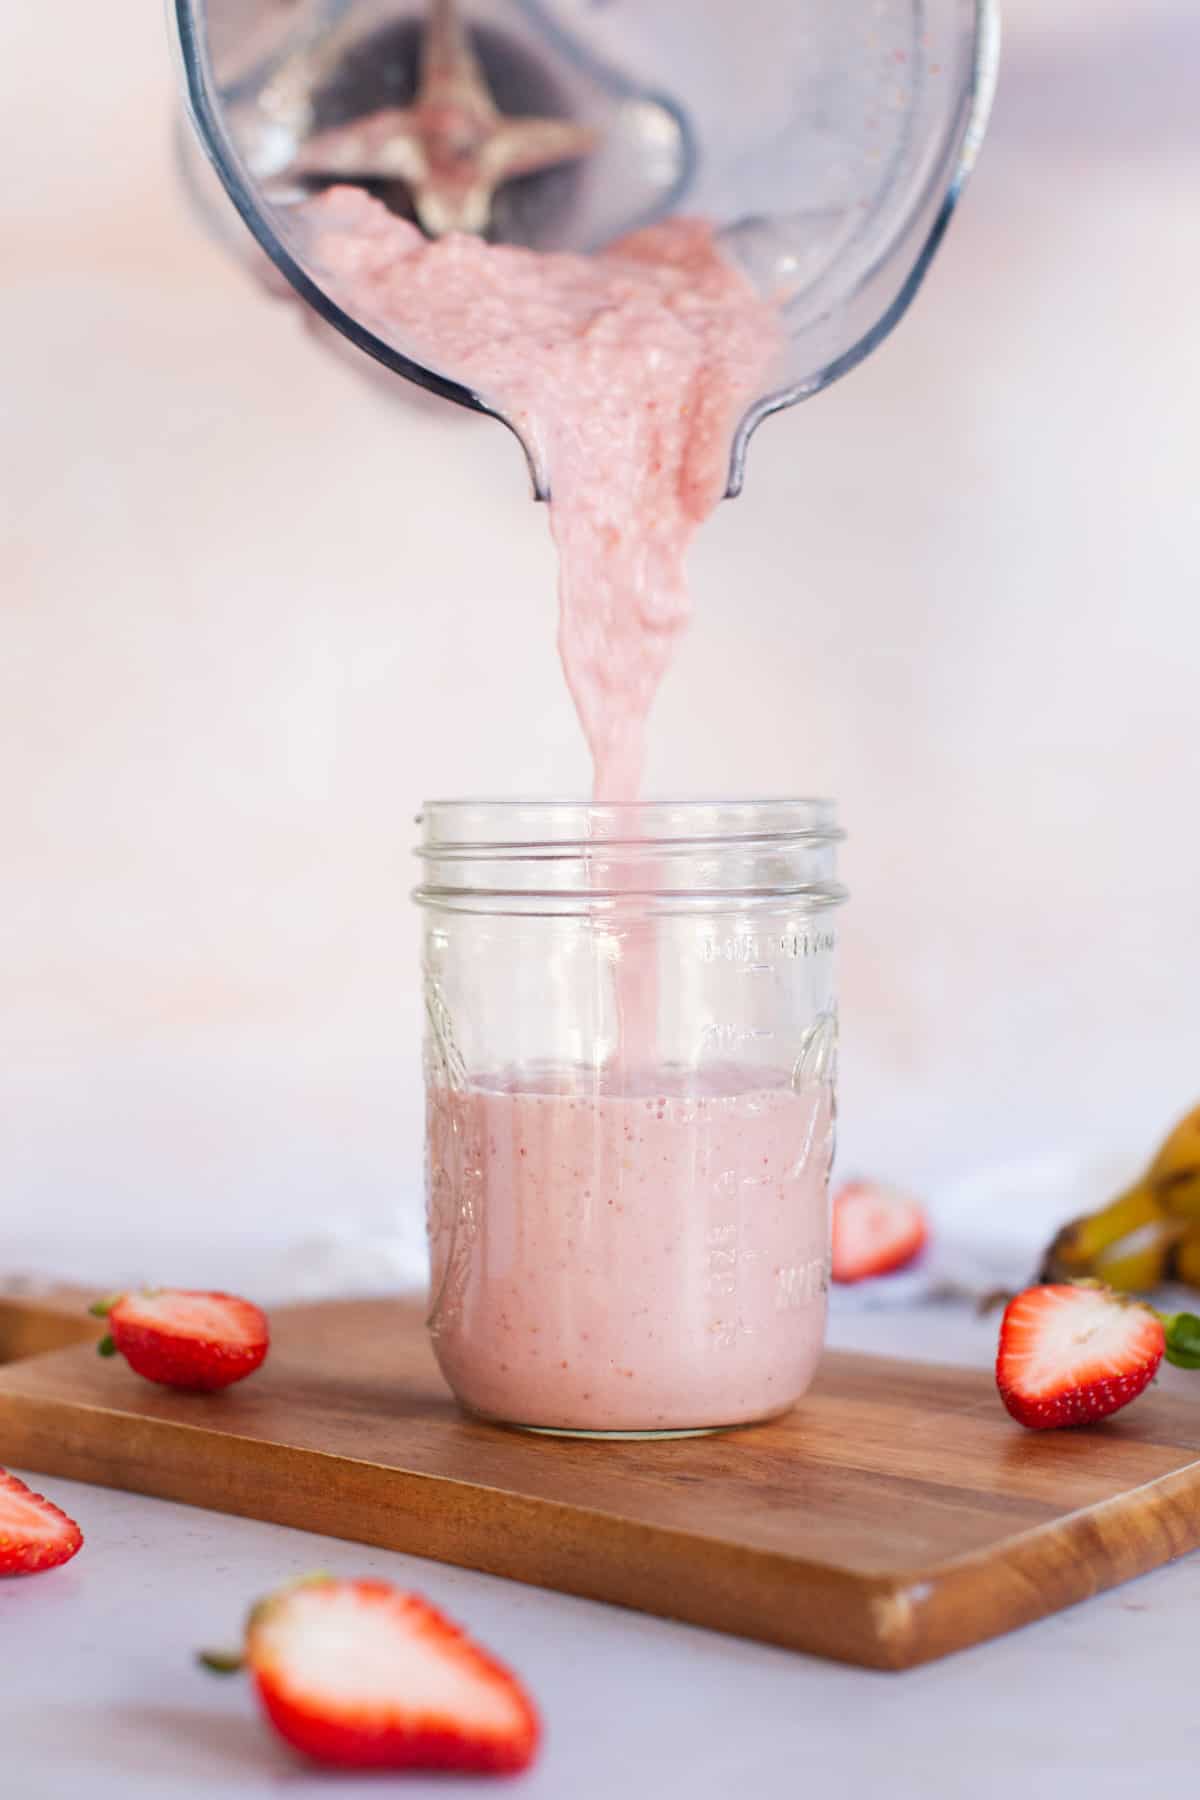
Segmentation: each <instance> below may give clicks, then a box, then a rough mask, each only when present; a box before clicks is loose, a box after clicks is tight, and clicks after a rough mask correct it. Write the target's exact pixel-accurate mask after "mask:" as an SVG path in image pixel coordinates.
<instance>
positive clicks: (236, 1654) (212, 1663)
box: [196, 1650, 246, 1675]
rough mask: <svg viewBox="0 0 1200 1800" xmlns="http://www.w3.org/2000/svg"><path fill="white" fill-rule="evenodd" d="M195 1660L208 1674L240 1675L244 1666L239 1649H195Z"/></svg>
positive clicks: (243, 1659)
mask: <svg viewBox="0 0 1200 1800" xmlns="http://www.w3.org/2000/svg"><path fill="white" fill-rule="evenodd" d="M196 1661H197V1662H198V1663H199V1664H200V1667H201V1668H202V1669H207V1670H208V1672H209V1674H210V1675H240V1674H241V1672H242V1670H243V1669H244V1668H245V1666H246V1662H245V1658H244V1657H243V1656H242V1653H241V1651H240V1650H197V1652H196Z"/></svg>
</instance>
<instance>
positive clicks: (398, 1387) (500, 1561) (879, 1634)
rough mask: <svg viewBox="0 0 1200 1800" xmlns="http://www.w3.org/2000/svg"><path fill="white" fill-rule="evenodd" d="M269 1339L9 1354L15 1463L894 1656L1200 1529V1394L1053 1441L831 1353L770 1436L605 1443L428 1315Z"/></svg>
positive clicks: (705, 1618) (1113, 1576)
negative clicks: (431, 1337)
mask: <svg viewBox="0 0 1200 1800" xmlns="http://www.w3.org/2000/svg"><path fill="white" fill-rule="evenodd" d="M273 1330H274V1341H273V1345H272V1350H271V1355H270V1357H269V1358H268V1361H267V1363H266V1365H265V1366H264V1368H263V1369H262V1370H261V1371H260V1372H259V1373H258V1374H257V1375H255V1376H254V1377H253V1378H252V1379H251V1380H249V1381H247V1382H246V1383H244V1384H243V1385H241V1386H239V1387H236V1388H232V1389H230V1390H228V1391H227V1392H226V1393H224V1394H219V1395H184V1394H173V1393H171V1392H169V1391H168V1390H166V1389H163V1388H155V1387H152V1386H151V1385H149V1384H148V1383H146V1382H143V1381H141V1380H140V1379H139V1378H138V1377H137V1376H136V1375H134V1374H133V1373H132V1372H131V1371H130V1370H129V1369H128V1368H127V1367H126V1366H125V1364H124V1363H123V1362H121V1361H120V1360H119V1359H114V1360H112V1361H102V1360H101V1359H100V1358H98V1357H97V1356H96V1355H95V1353H94V1350H92V1349H91V1348H90V1347H88V1346H82V1347H76V1348H71V1349H64V1350H57V1351H54V1352H52V1353H49V1354H43V1355H40V1356H35V1357H33V1358H31V1359H29V1360H26V1361H22V1362H16V1363H12V1364H10V1365H9V1366H8V1367H6V1368H3V1369H0V1462H3V1463H7V1464H9V1465H10V1466H15V1467H17V1468H24V1469H31V1470H36V1471H38V1472H39V1473H41V1474H47V1475H60V1476H66V1477H71V1478H73V1479H76V1480H81V1481H90V1482H96V1483H99V1484H101V1485H103V1486H108V1487H120V1488H129V1489H132V1490H134V1491H135V1492H138V1493H143V1494H152V1495H157V1496H160V1497H162V1498H165V1499H170V1500H182V1501H187V1502H191V1503H192V1504H195V1505H198V1506H207V1507H212V1508H215V1509H216V1510H218V1511H224V1512H231V1513H240V1514H243V1515H246V1516H248V1517H251V1518H257V1519H266V1520H271V1521H274V1522H276V1523H278V1524H283V1525H293V1526H299V1527H301V1528H303V1529H305V1530H310V1531H317V1532H325V1533H328V1534H329V1535H331V1536H334V1537H340V1538H350V1539H353V1540H356V1541H358V1542H360V1543H364V1544H378V1545H382V1546H384V1547H386V1548H390V1549H396V1550H407V1551H412V1552H415V1553H416V1554H418V1555H421V1556H430V1557H434V1558H437V1559H438V1560H440V1561H444V1562H453V1563H460V1564H463V1565H465V1566H467V1567H471V1568H478V1569H486V1570H490V1571H491V1572H492V1573H494V1574H498V1575H505V1576H509V1577H512V1578H513V1579H516V1580H518V1581H527V1582H533V1583H536V1584H538V1585H540V1586H543V1587H551V1588H557V1589H560V1590H562V1591H564V1592H566V1593H572V1594H582V1595H586V1596H590V1597H592V1598H594V1599H598V1600H607V1601H613V1602H616V1603H619V1604H622V1605H626V1606H632V1607H637V1608H639V1609H640V1610H642V1611H645V1612H651V1613H658V1614H661V1615H662V1616H664V1617H668V1618H674V1619H683V1620H687V1621H690V1622H692V1623H694V1624H697V1625H706V1626H711V1627H714V1628H716V1629H718V1630H722V1631H730V1632H736V1633H738V1634H740V1635H743V1636H746V1637H753V1638H759V1639H762V1640H764V1641H766V1642H769V1643H774V1644H781V1645H786V1646H789V1647H791V1648H794V1649H798V1650H806V1651H811V1652H815V1653H816V1654H818V1655H822V1656H830V1657H836V1658H839V1659H841V1660H843V1661H847V1662H854V1663H862V1664H867V1665H870V1666H873V1667H878V1668H891V1669H901V1668H907V1667H910V1666H911V1665H913V1664H916V1663H920V1662H925V1661H928V1660H929V1659H931V1658H933V1657H938V1656H943V1655H945V1654H946V1653H947V1652H949V1651H953V1650H958V1649H961V1648H963V1647H964V1646H966V1645H968V1644H973V1643H976V1642H978V1641H980V1640H981V1639H984V1638H988V1637H992V1636H994V1635H996V1634H997V1633H999V1632H1003V1631H1008V1630H1010V1629H1012V1628H1013V1627H1014V1626H1019V1625H1024V1624H1027V1623H1029V1622H1030V1621H1032V1620H1034V1619H1037V1618H1040V1617H1042V1616H1044V1615H1045V1614H1047V1613H1051V1612H1054V1611H1057V1610H1058V1609H1059V1608H1061V1607H1064V1606H1068V1605H1070V1604H1072V1603H1073V1602H1074V1601H1077V1600H1080V1599H1083V1598H1084V1597H1085V1596H1086V1595H1089V1594H1092V1593H1096V1592H1098V1591H1099V1590H1101V1589H1102V1588H1107V1587H1111V1586H1113V1585H1114V1584H1115V1583H1117V1582H1120V1581H1124V1580H1127V1579H1128V1578H1129V1577H1130V1576H1133V1575H1137V1574H1140V1573H1142V1572H1144V1571H1145V1570H1147V1569H1151V1568H1154V1567H1155V1566H1157V1565H1158V1564H1160V1563H1163V1562H1166V1561H1168V1560H1169V1559H1170V1558H1171V1557H1173V1556H1178V1555H1180V1554H1181V1553H1182V1552H1183V1551H1185V1550H1189V1549H1192V1548H1193V1547H1195V1546H1196V1545H1197V1543H1200V1407H1198V1406H1197V1405H1196V1402H1195V1400H1194V1399H1191V1398H1189V1397H1188V1396H1186V1395H1183V1396H1179V1395H1175V1394H1170V1393H1166V1392H1161V1393H1160V1392H1156V1393H1152V1394H1150V1395H1149V1396H1148V1397H1146V1398H1145V1399H1143V1400H1142V1401H1140V1402H1139V1403H1138V1405H1137V1406H1136V1407H1134V1408H1132V1409H1131V1410H1130V1411H1129V1412H1127V1413H1125V1414H1123V1415H1122V1416H1121V1417H1120V1418H1118V1419H1114V1420H1110V1421H1108V1422H1107V1423H1106V1424H1104V1425H1102V1426H1098V1427H1096V1428H1094V1429H1091V1430H1086V1431H1074V1432H1059V1433H1045V1434H1033V1433H1027V1432H1024V1431H1022V1430H1021V1429H1020V1428H1019V1427H1018V1426H1015V1425H1014V1424H1013V1423H1012V1422H1011V1421H1010V1420H1009V1419H1008V1418H1007V1416H1006V1415H1005V1413H1004V1412H1003V1411H1002V1409H1001V1407H1000V1405H999V1403H998V1401H997V1399H996V1394H995V1390H994V1388H993V1386H992V1382H991V1379H990V1377H989V1376H987V1375H986V1374H984V1373H981V1372H979V1371H972V1370H961V1369H945V1368H938V1367H935V1366H931V1365H929V1364H919V1363H904V1362H899V1361H893V1360H891V1359H886V1360H885V1359H882V1358H875V1357H868V1356H855V1355H844V1354H830V1355H829V1356H828V1357H827V1358H826V1359H825V1362H824V1364H823V1365H822V1369H821V1373H820V1376H819V1378H818V1381H817V1384H816V1386H815V1388H814V1389H813V1391H812V1393H811V1394H810V1395H809V1396H808V1397H807V1399H806V1400H805V1401H804V1402H803V1403H802V1405H801V1406H800V1407H798V1408H797V1409H796V1411H795V1412H793V1413H791V1414H789V1415H788V1416H787V1417H786V1418H784V1419H781V1420H777V1421H775V1422H774V1423H772V1424H769V1425H762V1426H754V1427H750V1428H747V1429H744V1430H741V1431H736V1432H730V1433H727V1434H725V1435H723V1436H720V1437H712V1438H689V1439H680V1440H675V1441H663V1442H648V1443H602V1442H589V1441H581V1440H569V1439H553V1438H540V1437H531V1436H527V1435H524V1434H522V1433H519V1432H509V1431H504V1430H500V1429H497V1428H495V1427H493V1426H489V1425H485V1424H481V1423H479V1422H476V1421H474V1420H472V1419H469V1418H466V1417H464V1416H463V1415H462V1414H461V1413H460V1412H459V1411H458V1410H457V1409H456V1407H455V1405H454V1403H453V1401H452V1400H451V1398H450V1396H449V1394H448V1393H447V1391H446V1388H445V1386H444V1384H443V1382H442V1380H441V1377H440V1376H439V1374H438V1372H437V1369H436V1367H435V1365H434V1362H433V1359H432V1356H431V1355H430V1352H429V1349H428V1345H427V1343H426V1339H425V1334H424V1330H423V1328H422V1324H421V1315H420V1312H419V1311H418V1310H417V1309H416V1308H414V1307H413V1306H411V1305H408V1304H401V1303H398V1302H383V1301H353V1302H351V1301H347V1302H338V1303H330V1304H326V1305H320V1306H305V1307H295V1308H288V1309H284V1310H281V1311H279V1312H277V1313H276V1314H275V1316H274V1319H273ZM85 1528H86V1526H85Z"/></svg>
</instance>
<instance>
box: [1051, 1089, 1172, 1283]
mask: <svg viewBox="0 0 1200 1800" xmlns="http://www.w3.org/2000/svg"><path fill="white" fill-rule="evenodd" d="M1169 1276H1173V1277H1174V1279H1175V1280H1177V1281H1182V1282H1186V1283H1187V1285H1188V1286H1189V1287H1196V1288H1200V1106H1197V1107H1195V1108H1194V1109H1193V1110H1192V1111H1191V1112H1190V1113H1188V1115H1187V1117H1186V1118H1183V1119H1181V1120H1180V1121H1179V1123H1178V1124H1177V1125H1176V1126H1175V1127H1174V1129H1173V1130H1172V1131H1171V1132H1170V1133H1169V1134H1168V1136H1167V1137H1166V1138H1165V1139H1164V1140H1163V1142H1162V1144H1161V1145H1160V1147H1159V1150H1158V1154H1157V1155H1156V1156H1155V1158H1154V1161H1153V1162H1152V1163H1151V1164H1150V1167H1149V1168H1148V1169H1147V1171H1146V1173H1145V1174H1144V1175H1143V1177H1142V1179H1141V1180H1140V1181H1138V1182H1136V1183H1135V1184H1134V1186H1133V1187H1130V1188H1126V1189H1125V1191H1124V1192H1123V1193H1120V1194H1118V1195H1117V1197H1116V1199H1115V1200H1110V1201H1109V1203H1108V1205H1107V1206H1102V1207H1100V1208H1099V1209H1098V1210H1097V1211H1096V1212H1094V1213H1087V1214H1086V1215H1085V1216H1084V1217H1083V1218H1081V1219H1072V1220H1071V1222H1070V1224H1069V1225H1064V1226H1063V1228H1062V1230H1061V1231H1060V1232H1059V1233H1058V1236H1057V1237H1056V1238H1055V1239H1054V1242H1053V1243H1052V1244H1051V1245H1050V1248H1049V1249H1048V1250H1047V1252H1046V1255H1045V1258H1044V1260H1043V1262H1042V1267H1041V1271H1040V1274H1039V1277H1038V1278H1039V1280H1041V1281H1086V1280H1096V1281H1104V1282H1107V1284H1108V1286H1109V1287H1112V1288H1116V1289H1117V1290H1118V1291H1119V1292H1121V1293H1135V1294H1136V1293H1148V1292H1149V1291H1150V1290H1151V1289H1152V1288H1155V1287H1158V1286H1159V1284H1160V1283H1161V1282H1163V1281H1165V1280H1166V1279H1167V1278H1168V1277H1169Z"/></svg>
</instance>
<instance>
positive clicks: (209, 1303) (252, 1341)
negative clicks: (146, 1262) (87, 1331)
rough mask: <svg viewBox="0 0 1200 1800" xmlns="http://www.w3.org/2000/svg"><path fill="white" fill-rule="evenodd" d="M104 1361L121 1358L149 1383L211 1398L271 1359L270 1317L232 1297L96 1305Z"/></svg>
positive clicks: (158, 1294)
mask: <svg viewBox="0 0 1200 1800" xmlns="http://www.w3.org/2000/svg"><path fill="white" fill-rule="evenodd" d="M92 1311H93V1313H95V1314H96V1315H97V1316H98V1317H100V1318H106V1319H107V1320H108V1329H109V1335H108V1336H107V1337H106V1338H102V1339H101V1341H100V1344H99V1346H98V1347H99V1350H100V1354H101V1355H102V1356H113V1355H115V1354H116V1353H118V1352H119V1353H120V1354H121V1355H122V1356H123V1357H124V1358H125V1360H126V1362H127V1363H128V1364H129V1366H130V1368H131V1369H136V1371H137V1373H138V1374H139V1375H144V1376H145V1377H146V1380H147V1381H160V1382H162V1383H163V1384H164V1385H165V1386H166V1387H175V1388H193V1389H197V1390H199V1391H201V1392H209V1391H211V1390H213V1389H215V1388H224V1387H228V1386H229V1385H230V1383H231V1382H234V1381H243V1380H244V1379H245V1377H246V1376H247V1375H252V1374H253V1373H254V1371H255V1369H257V1368H258V1366H259V1364H260V1363H261V1362H262V1360H263V1358H264V1357H265V1356H266V1354H267V1349H268V1347H269V1344H270V1331H269V1328H268V1325H267V1320H266V1315H265V1314H264V1313H262V1312H260V1311H259V1309H258V1307H257V1306H252V1305H251V1303H250V1301H249V1300H239V1299H238V1298H237V1296H236V1295H234V1294H204V1293H196V1292H193V1291H192V1290H190V1289H187V1288H156V1289H152V1290H148V1291H147V1292H145V1293H141V1294H119V1295H116V1296H114V1297H113V1298H111V1299H109V1300H101V1301H98V1302H97V1304H96V1305H95V1306H93V1307H92Z"/></svg>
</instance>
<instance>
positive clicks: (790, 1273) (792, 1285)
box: [775, 1256, 829, 1312]
mask: <svg viewBox="0 0 1200 1800" xmlns="http://www.w3.org/2000/svg"><path fill="white" fill-rule="evenodd" d="M828 1290H829V1258H828V1257H825V1256H815V1257H814V1258H813V1259H812V1261H811V1262H806V1263H796V1264H794V1265H793V1267H792V1268H790V1269H780V1270H779V1271H778V1272H777V1274H776V1276H775V1306H776V1309H777V1311H779V1312H790V1311H792V1310H794V1309H798V1308H800V1307H804V1306H810V1305H811V1304H812V1302H813V1301H814V1300H819V1299H820V1298H821V1295H822V1294H824V1293H827V1292H828Z"/></svg>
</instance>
